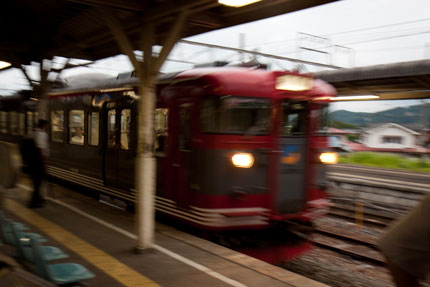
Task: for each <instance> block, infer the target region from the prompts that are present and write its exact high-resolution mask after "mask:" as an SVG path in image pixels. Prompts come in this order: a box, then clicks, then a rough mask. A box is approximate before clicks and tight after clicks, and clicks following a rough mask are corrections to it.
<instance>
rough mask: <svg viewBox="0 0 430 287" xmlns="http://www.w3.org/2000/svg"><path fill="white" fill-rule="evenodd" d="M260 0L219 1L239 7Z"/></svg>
mask: <svg viewBox="0 0 430 287" xmlns="http://www.w3.org/2000/svg"><path fill="white" fill-rule="evenodd" d="M260 1H261V0H218V3H219V4H222V5H226V6H231V7H236V8H239V7H242V6H246V5H250V4H254V3H256V2H260Z"/></svg>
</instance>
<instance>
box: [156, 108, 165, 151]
mask: <svg viewBox="0 0 430 287" xmlns="http://www.w3.org/2000/svg"><path fill="white" fill-rule="evenodd" d="M167 119H168V109H155V143H154V147H155V152H156V153H158V154H163V153H165V152H166V151H167V123H168V122H167Z"/></svg>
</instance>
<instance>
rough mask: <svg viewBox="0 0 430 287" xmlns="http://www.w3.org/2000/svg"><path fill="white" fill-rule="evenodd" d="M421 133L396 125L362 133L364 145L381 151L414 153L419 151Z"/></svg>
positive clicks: (391, 124) (388, 125) (390, 124)
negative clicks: (418, 144)
mask: <svg viewBox="0 0 430 287" xmlns="http://www.w3.org/2000/svg"><path fill="white" fill-rule="evenodd" d="M418 136H420V133H417V132H415V131H413V130H411V129H408V128H406V127H404V126H401V125H399V124H394V123H387V124H383V125H381V126H378V127H375V128H372V129H369V130H366V131H364V132H363V133H362V136H361V140H362V143H363V145H365V146H366V147H368V148H371V149H381V151H383V150H386V151H390V150H391V151H403V150H405V151H406V150H410V151H413V150H415V149H417V147H418V146H417V138H418Z"/></svg>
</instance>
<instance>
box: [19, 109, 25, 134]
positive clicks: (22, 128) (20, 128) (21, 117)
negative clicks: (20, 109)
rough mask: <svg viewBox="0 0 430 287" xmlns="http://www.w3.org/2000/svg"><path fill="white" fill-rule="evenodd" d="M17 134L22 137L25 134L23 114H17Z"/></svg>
mask: <svg viewBox="0 0 430 287" xmlns="http://www.w3.org/2000/svg"><path fill="white" fill-rule="evenodd" d="M18 126H19V128H18V134H19V135H20V136H23V135H24V134H25V114H24V113H19V114H18Z"/></svg>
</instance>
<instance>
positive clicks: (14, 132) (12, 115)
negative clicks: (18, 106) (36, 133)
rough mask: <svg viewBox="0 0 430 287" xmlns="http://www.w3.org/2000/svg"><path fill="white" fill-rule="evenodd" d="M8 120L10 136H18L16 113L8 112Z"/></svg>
mask: <svg viewBox="0 0 430 287" xmlns="http://www.w3.org/2000/svg"><path fill="white" fill-rule="evenodd" d="M9 119H10V122H9V124H10V126H9V128H10V133H11V134H12V135H17V134H18V113H17V112H9Z"/></svg>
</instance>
